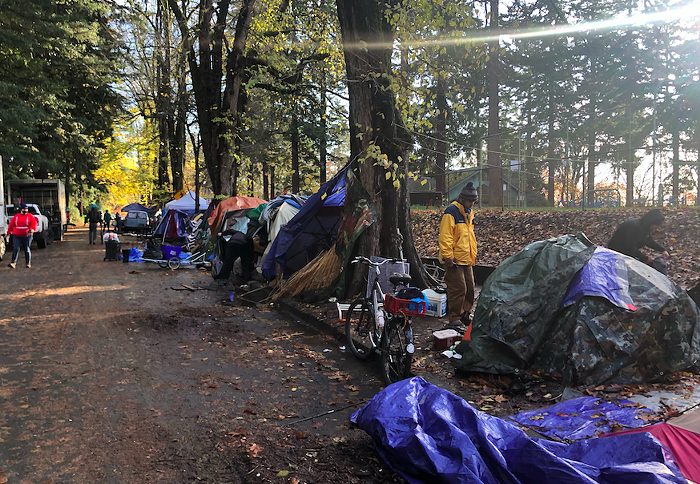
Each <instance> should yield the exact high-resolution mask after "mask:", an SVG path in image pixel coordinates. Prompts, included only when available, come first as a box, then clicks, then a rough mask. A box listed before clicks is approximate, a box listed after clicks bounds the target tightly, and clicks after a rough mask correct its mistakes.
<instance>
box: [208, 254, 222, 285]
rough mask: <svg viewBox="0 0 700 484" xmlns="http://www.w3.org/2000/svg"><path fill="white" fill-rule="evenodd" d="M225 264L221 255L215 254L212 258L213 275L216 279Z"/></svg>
mask: <svg viewBox="0 0 700 484" xmlns="http://www.w3.org/2000/svg"><path fill="white" fill-rule="evenodd" d="M223 265H224V261H222V260H221V257H219V256H218V255H215V256H214V258H213V259H212V260H211V277H213V278H214V279H218V278H219V274H220V273H221V268H222V267H223Z"/></svg>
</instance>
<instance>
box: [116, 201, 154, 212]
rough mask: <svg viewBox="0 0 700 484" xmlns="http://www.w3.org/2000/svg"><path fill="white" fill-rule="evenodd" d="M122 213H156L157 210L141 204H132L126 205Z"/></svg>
mask: <svg viewBox="0 0 700 484" xmlns="http://www.w3.org/2000/svg"><path fill="white" fill-rule="evenodd" d="M121 211H122V212H138V211H141V212H148V213H151V214H152V213H156V211H155V210H152V209H150V208H148V207H144V206H143V205H141V204H140V203H130V204H129V205H126V206H125V207H124V208H122V209H121Z"/></svg>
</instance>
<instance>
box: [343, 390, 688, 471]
mask: <svg viewBox="0 0 700 484" xmlns="http://www.w3.org/2000/svg"><path fill="white" fill-rule="evenodd" d="M351 420H352V421H353V422H355V423H356V424H357V425H358V426H359V427H360V428H361V429H363V430H364V431H365V432H367V433H368V434H369V435H370V436H371V437H372V438H373V439H374V442H375V445H376V447H377V451H378V452H379V455H380V456H381V457H382V459H383V460H384V461H385V462H386V463H387V465H389V466H390V467H391V468H392V469H393V470H394V471H395V472H396V473H397V474H399V475H401V476H402V477H403V478H404V479H406V481H408V482H409V483H411V484H423V483H425V484H436V483H447V484H452V483H455V484H458V483H459V484H466V483H469V484H482V483H483V484H579V483H581V484H584V483H585V484H592V483H600V484H652V483H654V484H656V483H659V484H661V483H664V484H670V483H677V484H685V483H686V480H685V479H684V478H683V475H682V474H681V472H680V470H679V469H678V466H677V465H676V464H675V462H674V460H673V457H672V456H671V455H670V453H668V451H666V450H664V448H663V447H662V446H661V444H660V443H659V442H658V441H657V440H656V439H654V438H653V437H652V436H651V435H649V434H648V433H639V434H629V435H621V436H611V437H605V438H601V439H591V440H583V441H580V442H576V443H574V444H562V443H558V442H551V441H546V440H542V439H533V438H530V437H528V436H527V435H526V434H525V433H524V432H523V431H522V430H521V429H520V428H519V427H518V426H516V425H515V424H513V423H512V422H509V421H507V420H504V419H501V418H498V417H493V416H490V415H487V414H484V413H481V412H479V411H477V410H476V409H474V408H473V407H471V406H470V405H469V404H468V403H467V402H466V401H464V400H463V399H461V398H459V397H457V396H456V395H454V394H452V393H450V392H448V391H446V390H443V389H441V388H438V387H436V386H434V385H431V384H430V383H428V382H426V381H425V380H423V379H422V378H420V377H414V378H411V379H408V380H403V381H400V382H397V383H394V384H393V385H390V386H388V387H387V388H385V389H384V390H383V391H381V392H379V393H378V394H377V395H375V396H374V398H372V400H371V401H370V402H369V403H367V405H365V406H364V407H363V408H361V409H360V410H358V411H357V412H355V413H354V414H353V415H352V417H351ZM623 437H624V438H623Z"/></svg>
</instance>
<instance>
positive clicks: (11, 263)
mask: <svg viewBox="0 0 700 484" xmlns="http://www.w3.org/2000/svg"><path fill="white" fill-rule="evenodd" d="M7 265H8V266H9V267H11V268H12V269H14V268H15V266H16V265H17V264H16V263H15V262H10V263H9V264H7Z"/></svg>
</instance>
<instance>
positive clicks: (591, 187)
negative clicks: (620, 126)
mask: <svg viewBox="0 0 700 484" xmlns="http://www.w3.org/2000/svg"><path fill="white" fill-rule="evenodd" d="M591 105H592V108H591V109H592V111H591V132H590V133H589V138H588V181H587V183H586V185H588V187H586V186H585V185H584V190H583V191H584V193H583V196H584V197H585V198H583V199H582V200H584V199H585V200H586V201H587V204H588V206H589V207H592V206H593V204H594V203H595V169H596V164H597V160H596V157H597V152H596V146H595V145H596V138H597V137H596V132H595V126H594V124H593V120H594V119H595V111H596V109H595V101H594V99H591ZM586 188H587V190H588V191H587V192H586Z"/></svg>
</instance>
